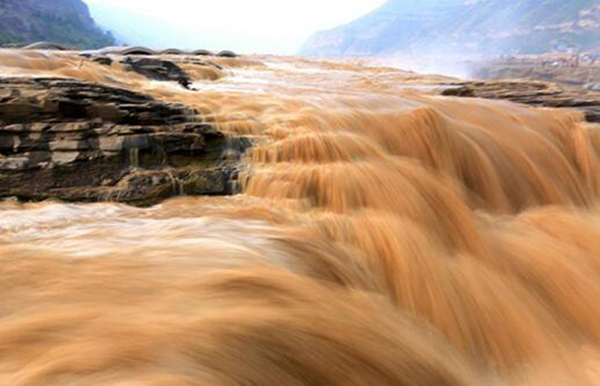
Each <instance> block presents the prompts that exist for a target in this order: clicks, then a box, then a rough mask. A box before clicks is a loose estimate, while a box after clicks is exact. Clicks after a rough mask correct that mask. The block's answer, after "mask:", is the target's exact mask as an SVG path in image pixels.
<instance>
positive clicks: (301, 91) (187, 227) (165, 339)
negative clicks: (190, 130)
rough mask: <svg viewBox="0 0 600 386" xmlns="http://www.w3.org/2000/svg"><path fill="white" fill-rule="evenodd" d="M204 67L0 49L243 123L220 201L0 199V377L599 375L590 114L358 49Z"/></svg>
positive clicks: (361, 381)
mask: <svg viewBox="0 0 600 386" xmlns="http://www.w3.org/2000/svg"><path fill="white" fill-rule="evenodd" d="M217 61H218V63H216V64H219V65H221V66H222V67H223V70H222V76H219V77H215V76H213V75H211V74H208V75H207V76H206V77H205V76H203V75H202V71H204V70H203V69H202V68H201V67H198V68H196V69H195V70H193V71H192V70H189V68H186V70H187V71H188V74H190V75H191V76H192V77H193V78H194V80H195V81H196V82H195V84H194V86H195V88H196V90H197V91H190V90H185V89H183V88H181V87H178V86H176V85H173V84H169V83H158V82H150V81H148V80H147V79H145V78H143V77H141V76H139V75H137V74H134V73H129V72H125V71H124V70H123V69H122V67H121V66H119V65H118V64H115V65H113V66H111V67H106V66H100V65H98V64H94V63H89V62H87V61H86V62H85V65H83V66H81V65H80V64H79V58H76V57H73V56H72V54H68V53H60V54H44V56H42V54H39V53H27V54H24V53H18V54H17V53H15V52H14V51H0V64H1V65H0V71H1V72H2V73H5V74H8V73H10V74H13V75H14V74H21V75H27V74H29V75H52V76H67V77H75V78H78V79H81V80H87V81H93V82H100V83H103V84H107V85H111V86H119V87H127V88H131V89H132V90H135V91H138V92H144V93H148V94H150V95H152V96H153V97H155V98H158V99H161V100H164V101H169V102H183V103H185V104H186V105H188V106H190V107H193V108H195V109H196V110H198V111H199V112H200V113H201V114H202V115H203V116H204V117H205V118H206V119H207V121H210V122H213V123H214V124H215V125H217V127H218V128H219V129H221V130H223V131H225V132H226V133H229V134H231V135H239V134H243V135H247V136H251V137H253V138H254V140H255V146H254V148H253V149H252V150H251V151H250V153H249V154H247V159H246V163H247V164H248V166H249V169H248V172H247V174H246V175H245V176H244V181H243V192H244V193H243V194H241V195H238V196H235V197H229V198H206V197H205V198H193V197H185V198H178V199H174V200H171V201H168V202H165V203H163V204H161V205H159V206H156V207H153V208H150V209H135V208H130V207H126V206H120V205H116V204H109V203H106V204H93V205H65V204H60V203H52V202H50V203H41V204H17V203H12V202H5V203H3V204H1V207H0V209H1V210H0V260H1V261H0V384H7V385H67V384H86V385H125V384H136V385H494V384H499V385H502V384H518V385H553V384H555V385H585V384H590V385H594V384H599V382H600V378H599V376H598V372H599V369H600V361H599V352H598V346H597V345H598V342H599V340H600V307H598V304H600V303H599V301H598V299H599V297H600V206H598V204H599V195H600V181H599V180H598V177H597V176H598V175H600V174H599V173H600V163H599V158H598V157H599V154H600V153H599V152H600V142H599V141H600V137H599V136H598V134H597V133H598V129H599V127H598V126H596V125H592V124H589V123H585V122H584V121H583V117H582V114H581V113H577V112H571V111H562V110H561V111H559V110H546V109H538V110H536V109H531V108H528V107H525V106H520V105H516V104H511V103H508V102H499V101H489V100H479V99H473V100H466V99H458V98H450V97H441V96H438V95H434V93H433V92H431V93H428V92H423V90H422V89H420V88H419V87H418V86H421V85H432V86H434V87H435V85H436V84H437V83H439V79H438V78H428V77H421V78H415V75H414V74H411V73H405V72H401V71H397V70H393V69H381V68H375V67H369V66H368V63H361V62H359V63H348V62H318V61H308V60H304V59H295V58H273V57H260V58H258V57H257V58H250V59H249V58H241V59H217ZM186 66H188V67H189V66H194V64H193V63H188V64H187V65H186ZM207 71H208V70H207ZM210 71H214V68H212V67H211V69H210ZM410 85H414V86H415V88H414V89H410V87H408V88H407V86H410Z"/></svg>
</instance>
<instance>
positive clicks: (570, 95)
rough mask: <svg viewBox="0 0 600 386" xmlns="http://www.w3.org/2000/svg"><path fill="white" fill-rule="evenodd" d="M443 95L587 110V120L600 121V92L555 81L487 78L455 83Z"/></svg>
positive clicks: (585, 111)
mask: <svg viewBox="0 0 600 386" xmlns="http://www.w3.org/2000/svg"><path fill="white" fill-rule="evenodd" d="M451 86H452V87H450V88H448V89H445V90H444V91H442V94H443V95H449V96H459V97H474V98H485V99H505V100H509V101H511V102H515V103H522V104H526V105H530V106H534V107H553V108H569V109H574V110H579V111H582V112H584V113H585V118H586V120H587V121H588V122H600V93H591V92H586V91H578V90H567V89H563V88H561V87H559V86H556V85H555V84H553V83H547V82H540V81H529V80H488V81H469V82H458V83H453V84H452V85H451Z"/></svg>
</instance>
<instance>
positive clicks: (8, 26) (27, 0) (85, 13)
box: [0, 0, 114, 48]
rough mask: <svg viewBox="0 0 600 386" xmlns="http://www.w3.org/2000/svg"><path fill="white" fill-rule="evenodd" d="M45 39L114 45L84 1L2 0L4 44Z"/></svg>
mask: <svg viewBox="0 0 600 386" xmlns="http://www.w3.org/2000/svg"><path fill="white" fill-rule="evenodd" d="M43 40H48V41H53V42H56V43H62V44H65V45H70V46H75V47H78V48H98V47H102V46H107V45H112V44H114V38H113V37H112V36H111V35H110V34H109V33H105V32H103V31H102V30H101V29H100V28H98V27H97V26H96V24H95V23H94V20H93V19H92V17H91V16H90V12H89V9H88V6H87V5H86V4H85V3H84V2H83V1H82V0H0V44H10V43H31V42H36V41H43Z"/></svg>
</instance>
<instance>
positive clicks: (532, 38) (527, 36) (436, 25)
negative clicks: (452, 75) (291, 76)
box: [301, 0, 600, 56]
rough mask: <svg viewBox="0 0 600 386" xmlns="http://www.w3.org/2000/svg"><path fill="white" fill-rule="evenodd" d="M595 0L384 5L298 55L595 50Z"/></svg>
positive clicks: (598, 26) (598, 10)
mask: <svg viewBox="0 0 600 386" xmlns="http://www.w3.org/2000/svg"><path fill="white" fill-rule="evenodd" d="M599 42H600V1H599V0H568V1H565V0H388V2H387V3H385V4H384V5H383V6H382V7H380V8H379V9H377V10H375V11H373V12H372V13H370V14H368V15H366V16H364V17H362V18H360V19H358V20H356V21H354V22H352V23H350V24H347V25H344V26H340V27H337V28H334V29H332V30H329V31H324V32H320V33H317V34H316V35H314V36H313V37H312V38H311V39H310V40H309V41H308V42H307V43H306V44H305V46H304V47H303V49H302V52H301V53H302V54H305V55H325V56H335V55H354V56H362V55H393V54H413V53H414V54H421V55H423V54H428V53H435V54H472V53H482V54H507V53H531V54H536V53H541V52H547V51H553V50H562V51H564V50H587V49H591V48H594V47H597V46H598V45H600V43H599Z"/></svg>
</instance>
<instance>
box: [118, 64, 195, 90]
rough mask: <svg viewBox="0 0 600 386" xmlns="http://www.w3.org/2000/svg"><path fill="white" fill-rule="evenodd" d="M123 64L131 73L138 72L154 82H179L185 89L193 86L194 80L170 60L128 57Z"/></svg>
mask: <svg viewBox="0 0 600 386" xmlns="http://www.w3.org/2000/svg"><path fill="white" fill-rule="evenodd" d="M121 63H122V64H123V65H125V67H126V68H127V69H129V70H130V71H134V72H137V73H138V74H141V75H144V76H145V77H146V78H149V79H152V80H159V81H165V82H177V83H179V84H180V85H182V86H183V87H185V88H189V86H190V85H191V84H192V79H191V78H190V77H189V76H188V74H186V72H185V71H183V70H182V69H181V68H180V67H179V66H178V65H176V64H175V63H173V62H171V61H168V60H162V59H158V58H147V57H131V56H128V57H126V58H125V59H123V60H122V61H121Z"/></svg>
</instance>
